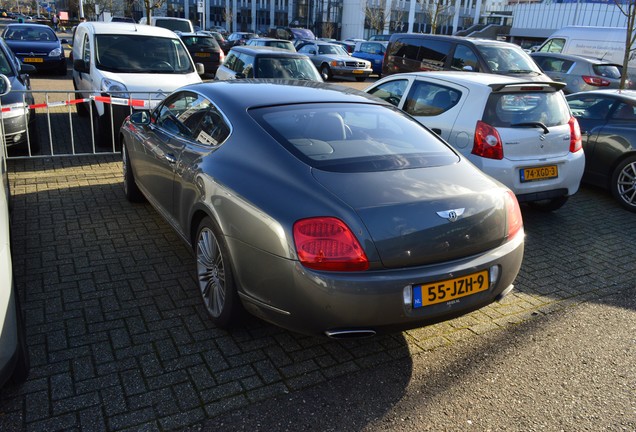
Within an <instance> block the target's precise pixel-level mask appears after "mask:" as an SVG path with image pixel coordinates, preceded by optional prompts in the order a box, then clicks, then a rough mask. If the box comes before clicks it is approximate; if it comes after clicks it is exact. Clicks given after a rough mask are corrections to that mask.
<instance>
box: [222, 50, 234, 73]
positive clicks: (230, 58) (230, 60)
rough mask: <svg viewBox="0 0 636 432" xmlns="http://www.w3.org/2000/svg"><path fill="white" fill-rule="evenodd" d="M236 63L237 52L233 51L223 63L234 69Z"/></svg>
mask: <svg viewBox="0 0 636 432" xmlns="http://www.w3.org/2000/svg"><path fill="white" fill-rule="evenodd" d="M234 63H236V54H234V53H233V52H231V53H230V54H228V56H227V58H226V59H225V63H223V65H224V66H225V67H226V68H228V69H229V70H234Z"/></svg>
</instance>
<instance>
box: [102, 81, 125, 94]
mask: <svg viewBox="0 0 636 432" xmlns="http://www.w3.org/2000/svg"><path fill="white" fill-rule="evenodd" d="M101 92H102V93H108V94H110V95H112V96H115V97H120V98H127V97H129V96H130V95H129V94H128V89H127V88H126V86H125V85H124V84H123V83H120V82H119V81H115V80H112V79H108V78H102V85H101Z"/></svg>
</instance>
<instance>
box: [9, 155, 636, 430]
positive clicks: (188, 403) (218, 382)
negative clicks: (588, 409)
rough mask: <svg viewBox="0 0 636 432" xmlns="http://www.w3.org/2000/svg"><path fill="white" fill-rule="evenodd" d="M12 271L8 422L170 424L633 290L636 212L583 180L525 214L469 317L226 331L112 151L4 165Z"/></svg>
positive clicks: (68, 426) (109, 426)
mask: <svg viewBox="0 0 636 432" xmlns="http://www.w3.org/2000/svg"><path fill="white" fill-rule="evenodd" d="M10 171H11V185H12V192H13V196H14V212H13V215H12V223H13V226H12V228H13V258H14V267H15V279H16V283H17V288H18V290H19V293H20V297H21V299H22V305H23V307H24V309H25V310H26V321H27V333H28V342H29V345H30V352H31V361H32V370H31V375H30V377H29V380H28V381H27V382H26V384H24V385H23V386H21V387H18V388H10V387H9V388H5V389H2V393H0V430H2V431H14V430H16V431H17V430H27V431H52V430H72V429H75V430H77V429H83V430H87V431H100V430H109V431H111V430H112V431H114V430H135V431H137V430H167V429H179V428H184V427H187V426H194V425H197V424H199V423H200V422H202V421H204V420H206V419H210V418H214V417H215V416H217V415H219V414H220V413H224V412H229V411H233V410H239V409H240V408H241V407H245V406H247V405H248V404H252V403H254V402H257V401H261V400H265V399H270V398H272V397H274V396H276V395H281V394H285V393H290V392H295V391H297V390H299V389H303V388H307V387H309V386H314V385H316V384H318V383H322V382H325V381H327V380H337V379H338V378H339V377H342V376H344V375H348V374H351V373H352V372H355V371H359V370H362V369H367V368H375V367H380V366H381V365H382V364H386V363H387V362H391V360H393V359H396V358H401V359H407V360H409V361H410V362H418V353H419V352H422V351H425V350H431V349H435V348H436V347H440V346H443V345H448V344H452V343H453V342H454V341H457V340H459V339H462V338H468V337H479V336H478V335H480V334H483V333H485V332H488V331H490V330H493V329H497V328H500V327H506V326H511V325H514V324H515V323H518V322H520V321H523V320H527V319H532V317H533V316H536V315H542V314H548V313H550V312H552V311H554V310H556V309H561V308H564V307H568V306H570V305H572V304H576V303H579V302H582V301H587V300H594V299H596V298H599V297H602V296H605V295H607V294H608V293H612V292H614V291H616V290H623V289H626V288H627V287H633V286H634V284H635V282H634V279H635V278H634V274H635V269H636V259H635V258H636V242H634V238H633V233H634V232H636V229H635V228H636V217H635V215H634V214H631V213H628V212H626V211H624V210H622V209H621V208H619V207H618V205H617V204H615V203H614V201H613V200H612V199H611V198H610V197H609V195H608V194H606V193H605V192H604V191H600V190H597V189H591V188H584V189H582V190H581V191H580V192H579V193H578V194H577V195H576V196H575V197H574V198H573V199H571V201H570V202H569V203H568V204H567V205H566V206H565V207H564V208H563V209H561V210H560V211H558V212H555V213H552V214H542V213H536V212H532V211H530V210H529V209H524V220H525V224H526V233H527V243H526V256H525V259H524V264H523V267H522V270H521V273H520V275H519V277H518V279H517V284H516V287H517V289H516V291H515V292H514V294H512V295H510V296H509V297H507V298H506V299H505V300H504V302H502V303H499V304H494V305H491V306H489V307H486V308H484V309H482V310H480V311H477V312H475V313H472V314H470V315H468V316H465V317H462V318H458V319H455V320H453V321H449V322H445V323H441V324H438V325H434V326H430V327H425V328H422V329H418V330H413V331H409V332H405V333H401V334H395V335H391V336H382V337H376V338H371V339H365V340H360V341H348V342H338V341H332V340H328V339H325V338H314V337H305V336H300V335H297V334H294V333H290V332H288V331H285V330H281V329H279V328H276V327H273V326H271V325H268V324H265V323H262V322H260V321H258V320H256V319H252V320H250V321H249V322H248V323H247V324H246V326H245V327H244V328H243V329H241V330H238V331H234V332H232V333H227V332H225V331H222V330H219V329H216V328H215V327H214V326H213V325H212V324H211V323H210V322H209V320H208V319H207V317H206V315H205V311H204V309H203V307H202V306H201V303H200V300H199V297H198V296H199V294H198V292H197V287H196V285H195V283H194V274H193V270H194V262H193V258H192V255H191V254H190V252H189V251H188V250H187V248H186V247H185V246H184V244H183V243H182V242H181V241H180V240H179V239H178V238H177V236H176V235H175V234H174V232H173V231H172V230H171V228H170V227H169V226H168V225H167V224H166V223H164V222H163V221H162V220H161V218H160V217H159V216H158V214H157V213H156V212H155V211H154V210H153V209H152V208H151V207H150V206H149V205H148V204H139V205H133V204H130V203H128V202H127V201H126V200H125V199H124V196H123V193H122V188H121V180H120V177H121V176H120V171H121V164H120V162H119V160H118V157H117V156H90V157H75V158H55V159H35V160H13V161H10Z"/></svg>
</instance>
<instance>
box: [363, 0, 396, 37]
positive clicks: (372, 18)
mask: <svg viewBox="0 0 636 432" xmlns="http://www.w3.org/2000/svg"><path fill="white" fill-rule="evenodd" d="M385 9H386V0H379V1H378V4H377V5H370V4H369V0H367V2H366V5H365V7H364V16H365V18H366V21H367V25H368V27H369V28H370V29H371V30H375V32H376V33H378V34H381V33H383V32H384V29H385V28H386V25H387V23H388V20H389V19H390V18H391V17H390V16H385V13H384V10H385Z"/></svg>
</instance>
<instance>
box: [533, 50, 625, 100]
mask: <svg viewBox="0 0 636 432" xmlns="http://www.w3.org/2000/svg"><path fill="white" fill-rule="evenodd" d="M530 57H532V59H533V60H534V61H535V62H536V63H537V65H538V66H539V67H540V68H541V69H542V70H543V72H545V73H546V75H548V76H549V77H550V78H551V79H553V80H555V81H560V82H563V83H565V87H564V88H563V92H564V93H565V94H570V93H577V92H582V91H589V90H600V89H617V88H619V87H620V82H621V70H622V69H623V67H622V66H621V65H618V64H614V63H611V62H608V61H606V60H602V59H595V58H590V57H583V56H577V55H570V54H559V53H548V52H535V53H532V54H530ZM630 86H631V82H630V81H628V82H627V87H630Z"/></svg>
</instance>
